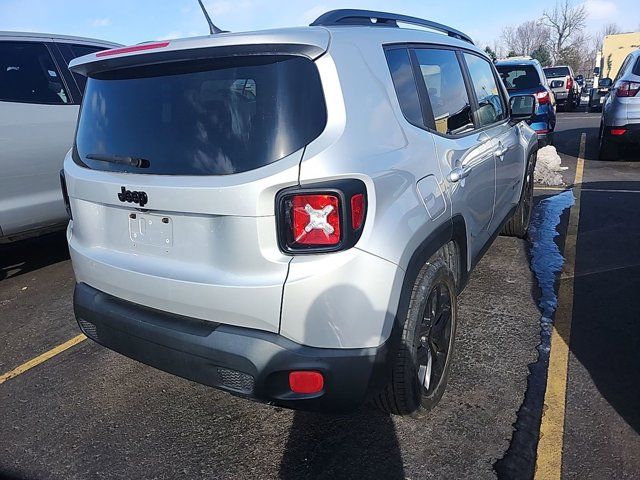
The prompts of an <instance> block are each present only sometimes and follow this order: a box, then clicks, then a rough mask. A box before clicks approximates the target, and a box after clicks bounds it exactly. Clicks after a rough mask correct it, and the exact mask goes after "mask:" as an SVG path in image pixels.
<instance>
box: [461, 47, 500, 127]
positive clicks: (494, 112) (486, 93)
mask: <svg viewBox="0 0 640 480" xmlns="http://www.w3.org/2000/svg"><path fill="white" fill-rule="evenodd" d="M464 58H465V61H466V62H467V67H468V68H469V75H470V76H471V83H472V84H473V90H474V91H475V93H476V98H477V99H478V122H479V125H478V128H480V127H484V126H486V125H491V124H492V123H495V122H499V121H500V120H504V119H505V118H506V108H505V105H504V99H503V98H502V95H501V94H500V90H499V88H498V84H497V83H496V77H495V75H494V74H493V69H492V68H491V64H490V63H489V62H488V61H486V60H485V59H484V58H481V57H478V56H477V55H472V54H470V53H465V54H464Z"/></svg>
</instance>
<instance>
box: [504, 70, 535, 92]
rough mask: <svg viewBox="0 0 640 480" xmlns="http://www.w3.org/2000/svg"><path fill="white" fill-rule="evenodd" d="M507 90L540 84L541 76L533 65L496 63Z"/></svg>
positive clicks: (522, 88)
mask: <svg viewBox="0 0 640 480" xmlns="http://www.w3.org/2000/svg"><path fill="white" fill-rule="evenodd" d="M496 68H497V69H498V72H499V73H500V77H502V81H503V82H504V84H505V86H506V87H507V90H526V89H530V88H536V87H539V86H540V76H539V75H538V71H537V70H536V69H535V67H533V66H532V65H496Z"/></svg>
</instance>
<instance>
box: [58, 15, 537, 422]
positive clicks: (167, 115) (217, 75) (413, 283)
mask: <svg viewBox="0 0 640 480" xmlns="http://www.w3.org/2000/svg"><path fill="white" fill-rule="evenodd" d="M372 19H375V22H374V21H372ZM398 22H401V24H413V25H417V26H420V27H426V28H429V29H430V30H432V31H431V32H429V31H425V30H424V29H407V28H400V27H399V25H398ZM212 30H213V28H212ZM433 30H437V31H441V32H443V33H444V35H443V34H440V33H437V32H433ZM71 69H72V71H74V72H75V73H78V74H81V75H85V76H87V77H88V80H87V90H86V95H85V99H84V102H83V106H82V112H81V114H80V119H79V123H78V130H77V135H76V143H75V145H74V148H73V150H72V152H70V153H69V154H68V155H67V157H66V158H65V161H64V179H65V189H66V192H67V201H68V202H69V205H70V209H71V213H72V220H71V222H70V223H69V228H68V230H67V238H68V241H69V249H70V252H71V258H72V262H73V268H74V271H75V275H76V281H77V284H76V287H75V295H74V308H75V314H76V318H77V320H78V323H79V325H80V328H81V329H82V331H83V332H84V333H85V334H86V335H87V336H89V337H90V338H92V339H94V340H95V341H97V342H98V343H100V344H102V345H104V346H106V347H108V348H111V349H113V350H115V351H118V352H120V353H122V354H124V355H127V356H129V357H131V358H134V359H137V360H140V361H142V362H144V363H146V364H148V365H152V366H154V367H157V368H160V369H162V370H166V371H168V372H171V373H174V374H176V375H180V376H182V377H185V378H188V379H191V380H195V381H197V382H200V383H203V384H206V385H211V386H214V387H217V388H220V389H223V390H226V391H228V392H231V393H233V394H236V395H240V396H243V397H248V398H253V399H256V400H259V401H263V402H268V403H271V404H277V405H282V406H285V407H292V408H299V409H306V410H350V409H353V408H355V407H356V406H357V405H359V404H361V403H362V402H364V401H365V400H367V399H375V400H376V402H377V403H378V405H379V406H380V408H382V409H383V410H385V411H388V412H393V413H397V414H406V413H410V412H414V411H416V410H419V409H429V408H431V407H433V406H434V405H435V404H436V403H437V402H438V401H439V399H440V397H441V396H442V394H443V392H444V389H445V386H446V383H447V377H448V374H449V369H450V366H451V358H452V351H453V348H454V338H455V333H456V326H457V321H458V309H457V296H458V294H459V293H460V292H461V291H462V289H463V288H464V286H465V284H466V283H467V279H468V278H469V274H470V272H471V270H472V268H473V266H474V265H476V264H477V263H478V261H479V260H480V258H481V257H482V255H483V253H484V252H485V251H486V250H487V248H488V247H489V245H490V244H491V242H492V240H493V239H494V238H495V237H496V236H497V235H498V234H499V233H500V232H505V233H506V234H509V235H516V236H520V237H522V236H524V235H526V232H527V228H528V225H529V219H530V215H531V203H532V188H533V173H532V172H533V169H534V166H535V159H536V151H537V149H538V145H537V141H536V135H535V132H534V131H533V130H532V129H531V128H530V127H529V126H528V125H527V124H526V123H525V122H523V121H521V120H529V119H530V117H531V116H532V115H533V113H534V108H535V98H534V97H533V96H521V97H515V98H514V99H512V100H511V101H509V99H508V95H507V92H506V91H505V89H504V88H503V87H502V84H501V82H500V80H499V76H498V73H497V71H496V69H495V67H494V66H493V63H492V62H491V60H490V59H489V58H488V57H487V56H486V55H485V54H484V52H483V51H482V50H480V49H479V48H477V47H476V46H474V45H473V43H472V41H471V40H470V38H469V37H468V36H467V35H465V34H463V33H461V32H458V31H456V30H454V29H452V28H450V27H447V26H444V25H440V24H437V23H434V22H429V21H426V20H421V19H418V18H414V17H407V16H402V15H395V14H389V13H382V12H372V11H363V10H337V11H332V12H329V13H326V14H324V15H322V16H320V17H319V18H318V19H317V20H316V21H315V22H313V23H312V24H311V26H309V27H304V28H291V29H278V30H270V31H264V32H250V33H238V34H233V33H221V34H212V35H211V36H208V37H200V38H191V39H183V40H172V41H163V42H156V43H148V44H144V45H139V46H134V47H127V48H124V49H114V50H110V51H106V52H99V53H97V54H93V55H89V56H85V57H83V58H81V59H77V60H75V61H74V62H73V63H72V66H71ZM301 85H303V86H304V88H300V86H301ZM443 172H444V173H443Z"/></svg>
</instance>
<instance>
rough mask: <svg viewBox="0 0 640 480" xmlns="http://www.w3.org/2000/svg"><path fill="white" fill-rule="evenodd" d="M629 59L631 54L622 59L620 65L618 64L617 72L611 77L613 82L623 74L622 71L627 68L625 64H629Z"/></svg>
mask: <svg viewBox="0 0 640 480" xmlns="http://www.w3.org/2000/svg"><path fill="white" fill-rule="evenodd" d="M630 61H631V55H628V56H627V58H625V59H624V62H622V65H621V66H620V70H618V73H617V74H616V78H614V79H613V83H615V82H617V81H618V80H620V78H621V77H622V76H623V75H624V72H625V71H626V70H627V66H628V65H629V62H630Z"/></svg>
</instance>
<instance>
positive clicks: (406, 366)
mask: <svg viewBox="0 0 640 480" xmlns="http://www.w3.org/2000/svg"><path fill="white" fill-rule="evenodd" d="M457 316H458V307H457V296H456V286H455V280H454V278H453V275H452V273H451V270H450V269H449V268H448V267H447V265H446V264H445V263H444V261H443V260H441V259H436V260H435V261H433V262H431V261H430V262H427V263H426V264H425V265H424V266H423V267H422V269H421V270H420V273H419V274H418V277H417V278H416V281H415V283H414V285H413V291H412V293H411V300H410V303H409V310H408V312H407V316H406V318H405V319H404V320H405V321H404V327H403V331H402V339H401V344H400V348H399V350H398V353H397V355H396V359H395V364H394V367H393V371H392V374H391V380H390V382H389V383H388V384H387V385H386V386H385V388H384V390H383V391H382V392H381V393H380V394H379V395H378V396H377V397H376V398H375V400H374V403H375V404H376V405H377V407H378V408H379V409H381V410H382V411H384V412H386V413H392V414H396V415H407V414H411V413H415V412H418V411H429V410H431V409H432V408H433V407H435V406H436V405H437V404H438V402H439V401H440V399H441V398H442V395H443V394H444V391H445V388H446V386H447V381H448V378H449V371H450V368H451V358H452V354H453V347H454V342H455V334H456V328H457Z"/></svg>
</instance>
